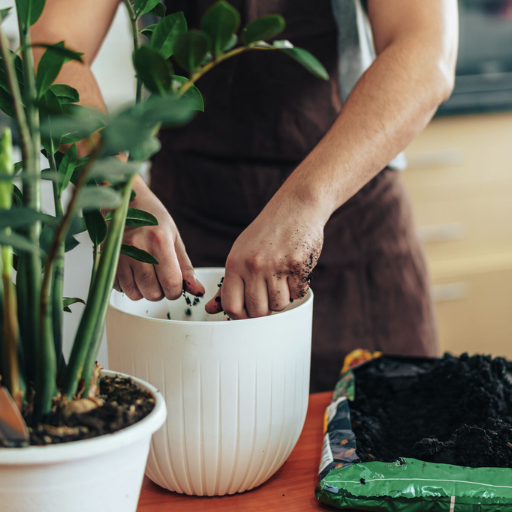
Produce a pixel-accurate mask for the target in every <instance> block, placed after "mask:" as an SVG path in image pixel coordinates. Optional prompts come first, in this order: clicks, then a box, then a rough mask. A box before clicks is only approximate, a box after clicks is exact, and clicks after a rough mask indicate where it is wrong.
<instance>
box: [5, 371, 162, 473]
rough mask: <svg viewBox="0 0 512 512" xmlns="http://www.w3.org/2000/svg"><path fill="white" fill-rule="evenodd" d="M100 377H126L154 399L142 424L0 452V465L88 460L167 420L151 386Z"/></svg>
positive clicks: (136, 438) (131, 441)
mask: <svg viewBox="0 0 512 512" xmlns="http://www.w3.org/2000/svg"><path fill="white" fill-rule="evenodd" d="M101 373H102V375H106V376H111V377H112V376H116V375H118V376H121V377H126V378H129V379H131V380H133V382H135V383H136V384H137V385H138V386H139V387H141V388H142V389H145V390H146V391H149V392H150V393H151V394H152V395H153V396H154V397H155V407H154V408H153V410H152V411H151V412H150V413H149V414H148V415H147V416H146V417H145V418H143V419H142V420H140V421H138V422H137V423H135V424H133V425H130V426H129V427H126V428H123V429H121V430H118V431H117V432H113V433H112V434H104V435H101V436H98V437H93V438H91V439H83V440H81V441H71V442H69V443H62V444H57V445H47V446H27V447H23V448H0V465H13V466H22V465H36V464H59V463H62V462H68V461H72V460H80V459H89V458H91V457H95V456H97V455H104V454H107V453H109V452H112V451H115V450H119V449H121V448H124V447H126V446H130V445H133V444H135V443H136V442H138V441H140V440H141V439H142V438H144V437H146V436H148V435H152V434H154V433H155V432H156V431H157V430H158V429H159V428H160V427H161V426H162V425H163V423H164V421H165V418H166V416H167V409H166V406H165V399H164V397H163V396H162V394H161V393H160V391H158V390H157V389H156V388H155V387H154V386H152V385H151V384H149V383H147V382H145V381H143V380H141V379H137V378H136V377H132V376H131V375H127V374H125V373H121V372H113V371H110V370H102V372H101Z"/></svg>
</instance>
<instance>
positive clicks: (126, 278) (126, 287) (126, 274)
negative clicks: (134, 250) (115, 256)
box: [117, 255, 143, 300]
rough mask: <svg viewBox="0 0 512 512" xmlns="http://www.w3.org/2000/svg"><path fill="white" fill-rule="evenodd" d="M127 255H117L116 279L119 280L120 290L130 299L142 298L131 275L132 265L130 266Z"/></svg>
mask: <svg viewBox="0 0 512 512" xmlns="http://www.w3.org/2000/svg"><path fill="white" fill-rule="evenodd" d="M130 261H131V260H130V258H128V256H122V255H121V256H119V264H118V265H117V280H118V281H119V287H120V291H122V292H123V293H124V294H125V295H126V296H127V297H128V298H129V299H131V300H140V299H142V298H143V296H142V293H140V290H139V288H138V287H137V284H136V283H135V279H134V277H133V272H132V267H131V266H130Z"/></svg>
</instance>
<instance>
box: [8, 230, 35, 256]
mask: <svg viewBox="0 0 512 512" xmlns="http://www.w3.org/2000/svg"><path fill="white" fill-rule="evenodd" d="M0 245H10V246H11V247H14V248H15V249H16V250H18V251H26V252H35V253H39V252H40V249H39V246H38V245H36V244H34V243H32V242H31V241H30V240H29V239H28V238H25V237H24V236H22V235H18V234H17V233H10V234H7V233H5V232H3V233H2V232H0Z"/></svg>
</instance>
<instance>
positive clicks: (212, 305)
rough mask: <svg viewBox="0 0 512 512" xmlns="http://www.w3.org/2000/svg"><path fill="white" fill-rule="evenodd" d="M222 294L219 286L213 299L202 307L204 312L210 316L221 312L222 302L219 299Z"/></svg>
mask: <svg viewBox="0 0 512 512" xmlns="http://www.w3.org/2000/svg"><path fill="white" fill-rule="evenodd" d="M221 292H222V286H219V290H218V291H217V293H216V294H215V297H213V298H212V299H210V300H209V301H208V303H207V304H206V306H205V307H204V309H205V311H206V312H207V313H209V314H210V315H215V314H217V313H220V312H221V311H222V302H221V298H220V294H221Z"/></svg>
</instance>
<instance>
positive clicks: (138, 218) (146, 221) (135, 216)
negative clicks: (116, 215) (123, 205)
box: [106, 208, 158, 228]
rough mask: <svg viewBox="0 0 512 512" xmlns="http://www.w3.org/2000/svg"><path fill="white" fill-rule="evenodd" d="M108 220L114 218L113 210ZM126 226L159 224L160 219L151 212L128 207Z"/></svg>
mask: <svg viewBox="0 0 512 512" xmlns="http://www.w3.org/2000/svg"><path fill="white" fill-rule="evenodd" d="M106 220H112V212H109V213H108V215H107V217H106ZM126 226H129V227H137V228H140V227H143V226H158V219H157V218H156V217H155V216H154V215H152V214H151V213H149V212H145V211H144V210H139V209H138V208H128V214H127V216H126Z"/></svg>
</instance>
